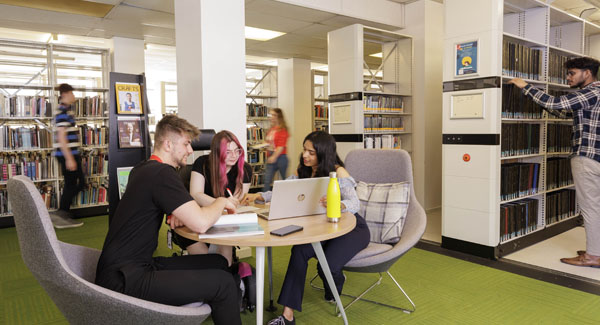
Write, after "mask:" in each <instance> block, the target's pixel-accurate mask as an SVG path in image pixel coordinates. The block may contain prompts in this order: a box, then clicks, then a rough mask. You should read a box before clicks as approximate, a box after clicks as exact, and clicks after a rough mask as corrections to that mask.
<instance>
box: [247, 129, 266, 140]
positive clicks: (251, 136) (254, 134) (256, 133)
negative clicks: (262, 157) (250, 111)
mask: <svg viewBox="0 0 600 325" xmlns="http://www.w3.org/2000/svg"><path fill="white" fill-rule="evenodd" d="M246 137H247V139H248V141H249V142H263V141H265V131H264V129H263V128H261V127H259V126H251V127H248V128H246Z"/></svg>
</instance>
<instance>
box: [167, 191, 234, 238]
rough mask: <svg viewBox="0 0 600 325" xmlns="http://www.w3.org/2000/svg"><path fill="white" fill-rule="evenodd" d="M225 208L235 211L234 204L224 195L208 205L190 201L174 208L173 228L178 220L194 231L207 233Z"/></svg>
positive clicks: (171, 222)
mask: <svg viewBox="0 0 600 325" xmlns="http://www.w3.org/2000/svg"><path fill="white" fill-rule="evenodd" d="M223 209H227V210H229V211H230V212H231V211H235V207H234V206H233V204H232V203H231V202H230V201H229V200H227V199H226V198H223V197H220V198H218V199H216V200H215V202H214V203H213V204H211V205H209V206H206V207H200V206H199V205H198V204H197V203H196V201H193V200H192V201H189V202H187V203H184V204H182V205H180V206H179V207H178V208H177V209H175V210H173V213H172V215H173V217H174V218H176V220H174V218H173V217H172V218H171V221H170V224H171V228H175V227H176V226H177V225H178V222H181V223H183V224H184V225H185V226H187V227H188V228H190V230H192V231H195V232H197V233H201V234H202V233H205V232H206V231H207V230H208V229H209V228H210V227H212V226H213V225H214V224H215V222H217V220H219V218H220V217H221V214H222V212H223Z"/></svg>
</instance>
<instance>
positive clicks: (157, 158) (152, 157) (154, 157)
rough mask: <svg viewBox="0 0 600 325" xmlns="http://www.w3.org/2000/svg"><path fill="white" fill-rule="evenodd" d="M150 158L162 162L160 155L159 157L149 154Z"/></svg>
mask: <svg viewBox="0 0 600 325" xmlns="http://www.w3.org/2000/svg"><path fill="white" fill-rule="evenodd" d="M150 160H156V161H158V162H159V163H162V162H163V161H162V159H160V157H159V156H157V155H152V156H150Z"/></svg>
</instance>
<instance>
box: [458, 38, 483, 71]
mask: <svg viewBox="0 0 600 325" xmlns="http://www.w3.org/2000/svg"><path fill="white" fill-rule="evenodd" d="M477 51H478V47H477V41H469V42H463V43H458V44H456V47H455V53H456V56H455V57H456V69H455V76H470V75H477V70H478V64H479V62H478V61H477V56H478V55H477V54H478V52H477Z"/></svg>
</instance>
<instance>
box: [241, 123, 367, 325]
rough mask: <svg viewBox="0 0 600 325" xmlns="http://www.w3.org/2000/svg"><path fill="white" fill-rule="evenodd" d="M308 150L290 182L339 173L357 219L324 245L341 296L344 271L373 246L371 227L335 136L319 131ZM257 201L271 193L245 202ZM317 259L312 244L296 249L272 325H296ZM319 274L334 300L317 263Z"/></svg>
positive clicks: (346, 203) (307, 142) (345, 202)
mask: <svg viewBox="0 0 600 325" xmlns="http://www.w3.org/2000/svg"><path fill="white" fill-rule="evenodd" d="M303 147H304V150H303V151H302V155H301V156H300V164H299V165H298V169H297V170H296V175H292V176H290V177H289V178H288V179H296V178H311V177H325V176H329V173H330V172H333V171H335V172H336V173H337V176H338V181H339V183H340V192H341V198H342V204H341V208H342V212H346V211H347V212H351V213H354V215H355V216H356V227H355V228H354V229H353V230H352V231H351V232H349V233H347V234H345V235H343V236H341V237H337V238H334V239H330V240H327V241H324V242H321V245H322V246H323V251H324V252H325V257H326V258H327V263H328V264H329V268H330V270H331V274H332V276H333V279H334V281H335V286H336V289H337V291H338V293H341V292H342V287H343V285H344V281H345V276H344V274H343V273H342V268H343V267H344V265H346V263H348V261H350V260H351V259H352V258H353V257H354V256H355V255H356V254H357V253H358V252H360V251H361V250H362V249H364V248H365V247H367V245H368V244H369V239H370V234H369V228H368V227H367V224H366V222H365V220H364V219H363V217H361V216H360V215H359V214H357V212H358V210H359V208H360V202H359V200H358V196H357V195H356V190H355V187H356V182H355V181H354V179H353V178H352V176H350V174H348V171H347V170H346V169H345V168H344V164H343V162H342V160H341V159H340V157H339V156H338V155H337V152H336V144H335V140H334V139H333V137H332V136H331V135H329V134H328V133H326V132H323V131H315V132H312V133H310V134H309V135H307V136H306V138H304V143H303ZM256 199H261V200H263V201H270V200H271V192H264V193H256V194H248V195H246V197H245V198H244V200H243V201H242V203H251V202H253V201H254V200H256ZM321 204H322V205H323V206H327V197H323V198H321ZM313 257H316V255H315V252H314V250H313V248H312V245H310V244H305V245H296V246H293V247H292V255H291V256H290V262H289V264H288V269H287V272H286V274H285V280H284V281H283V286H282V288H281V293H280V294H279V300H278V301H277V302H278V303H279V304H281V305H283V306H284V309H283V314H282V315H281V316H279V317H277V318H275V319H272V320H271V321H270V322H269V323H268V324H270V325H286V324H295V320H294V309H295V310H298V311H302V296H303V295H304V283H305V282H306V270H307V267H308V260H309V259H311V258H313ZM317 272H318V274H319V277H321V279H322V280H323V287H324V288H325V300H327V301H332V300H333V294H332V293H331V289H330V288H329V286H328V285H327V280H326V279H325V275H324V274H323V271H322V270H321V267H320V265H318V264H317Z"/></svg>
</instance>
